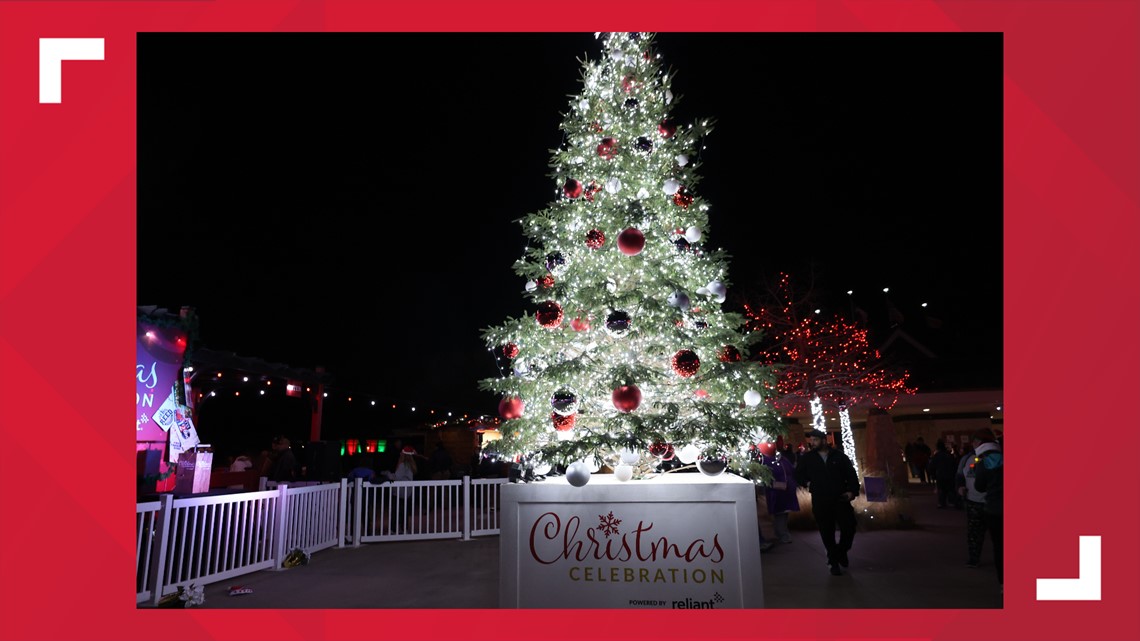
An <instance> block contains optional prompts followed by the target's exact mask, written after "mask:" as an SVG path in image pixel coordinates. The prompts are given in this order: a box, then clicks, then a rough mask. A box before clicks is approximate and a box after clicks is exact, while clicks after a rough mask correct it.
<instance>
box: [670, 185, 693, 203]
mask: <svg viewBox="0 0 1140 641" xmlns="http://www.w3.org/2000/svg"><path fill="white" fill-rule="evenodd" d="M673 204H674V205H676V206H678V207H681V208H688V206H689V205H691V204H693V195H692V194H690V193H689V190H688V189H685V188H684V187H682V188H680V189H678V190H677V193H675V194H673Z"/></svg>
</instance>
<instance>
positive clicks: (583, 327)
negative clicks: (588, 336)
mask: <svg viewBox="0 0 1140 641" xmlns="http://www.w3.org/2000/svg"><path fill="white" fill-rule="evenodd" d="M570 328H571V329H573V330H574V331H576V332H585V331H589V329H590V321H589V320H588V319H585V318H582V317H581V316H579V317H577V318H575V319H574V320H572V321H570Z"/></svg>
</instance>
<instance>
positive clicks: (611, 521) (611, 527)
mask: <svg viewBox="0 0 1140 641" xmlns="http://www.w3.org/2000/svg"><path fill="white" fill-rule="evenodd" d="M619 525H621V519H615V518H614V513H613V510H610V513H609V514H607V515H605V516H602V515H601V514H599V515H598V529H599V530H601V531H602V534H605V535H606V538H607V539H608V538H610V535H611V534H619V532H618V528H617V526H619Z"/></svg>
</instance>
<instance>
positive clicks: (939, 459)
mask: <svg viewBox="0 0 1140 641" xmlns="http://www.w3.org/2000/svg"><path fill="white" fill-rule="evenodd" d="M927 471H928V473H929V476H930V478H931V479H933V480H934V483H935V494H937V495H938V509H940V510H942V509H945V508H946V507H948V506H949V507H956V508H960V507H961V504H960V502H959V497H958V494H957V492H955V490H954V478H955V477H956V476H957V474H958V461H957V459H955V458H954V456H953V455H952V454H950V450H948V449H946V442H945V441H943V440H942V439H938V440H937V441H935V442H934V456H932V457H930V463H929V464H928V465H927Z"/></svg>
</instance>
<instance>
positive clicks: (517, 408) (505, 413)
mask: <svg viewBox="0 0 1140 641" xmlns="http://www.w3.org/2000/svg"><path fill="white" fill-rule="evenodd" d="M524 408H525V405H524V404H523V400H522V399H521V398H519V397H517V396H504V397H503V399H502V400H500V401H499V416H502V417H503V419H504V420H507V421H509V420H512V419H516V418H519V417H520V416H522V415H523V409H524Z"/></svg>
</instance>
